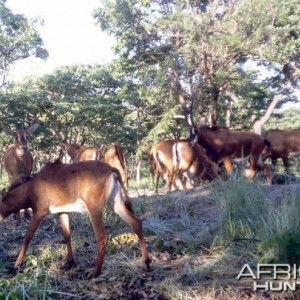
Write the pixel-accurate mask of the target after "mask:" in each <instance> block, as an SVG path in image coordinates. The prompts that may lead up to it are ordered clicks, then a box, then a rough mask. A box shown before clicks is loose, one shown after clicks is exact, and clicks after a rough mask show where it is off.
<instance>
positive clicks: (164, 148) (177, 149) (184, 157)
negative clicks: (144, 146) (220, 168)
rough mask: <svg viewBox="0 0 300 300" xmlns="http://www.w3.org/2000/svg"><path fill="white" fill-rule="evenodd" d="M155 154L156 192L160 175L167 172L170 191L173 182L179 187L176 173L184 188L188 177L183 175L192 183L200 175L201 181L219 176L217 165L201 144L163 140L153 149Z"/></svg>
mask: <svg viewBox="0 0 300 300" xmlns="http://www.w3.org/2000/svg"><path fill="white" fill-rule="evenodd" d="M153 156H154V160H155V163H156V187H155V192H156V193H157V192H158V181H159V177H160V176H161V175H162V174H163V173H167V177H168V183H167V185H168V190H169V191H171V186H172V184H173V185H174V187H176V188H177V186H176V184H175V175H176V173H177V174H178V178H179V180H180V182H181V184H182V187H183V189H186V178H184V176H183V175H185V176H186V177H187V178H189V179H190V180H191V182H192V183H194V181H195V180H197V178H198V177H199V179H200V181H201V182H203V181H204V180H205V179H209V180H212V179H214V178H216V177H218V174H217V166H216V165H215V164H214V163H213V162H212V161H211V160H210V159H209V158H208V157H207V155H206V153H205V151H204V150H203V149H202V148H201V147H200V146H199V145H196V146H195V147H193V148H191V147H190V146H189V143H188V141H187V140H163V141H161V142H159V143H158V144H157V146H156V147H155V149H154V150H153Z"/></svg>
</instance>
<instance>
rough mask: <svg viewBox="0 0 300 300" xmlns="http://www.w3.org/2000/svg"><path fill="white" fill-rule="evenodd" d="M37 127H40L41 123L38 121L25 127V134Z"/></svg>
mask: <svg viewBox="0 0 300 300" xmlns="http://www.w3.org/2000/svg"><path fill="white" fill-rule="evenodd" d="M39 127H41V124H39V123H36V124H33V125H31V126H29V127H28V128H27V129H25V132H26V134H31V133H33V132H34V131H36V130H37V129H38V128H39Z"/></svg>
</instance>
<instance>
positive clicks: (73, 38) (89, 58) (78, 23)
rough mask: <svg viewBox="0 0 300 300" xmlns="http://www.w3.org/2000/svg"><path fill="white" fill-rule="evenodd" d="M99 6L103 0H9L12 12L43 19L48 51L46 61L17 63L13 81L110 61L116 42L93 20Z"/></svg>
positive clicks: (42, 30) (43, 30) (39, 28)
mask: <svg viewBox="0 0 300 300" xmlns="http://www.w3.org/2000/svg"><path fill="white" fill-rule="evenodd" d="M100 4H101V2H100V0H7V2H6V5H7V7H8V8H9V9H11V10H12V11H13V13H18V14H23V15H24V16H25V17H27V18H28V19H32V18H36V17H40V18H42V19H43V20H44V26H39V27H38V31H39V32H40V34H41V37H42V39H43V41H44V47H45V48H46V49H47V50H48V52H49V57H48V59H47V60H46V61H44V60H42V59H37V58H28V59H25V60H22V61H19V62H17V63H16V65H15V67H14V68H13V70H12V72H11V74H10V79H12V80H15V81H18V80H20V79H22V78H23V77H24V76H27V75H44V74H49V73H52V72H53V71H54V70H55V69H56V68H58V67H60V66H65V65H74V64H102V63H107V62H109V61H111V59H112V58H113V51H112V46H113V44H114V40H113V38H112V37H109V36H108V35H107V34H106V33H104V32H102V31H101V29H100V27H99V26H98V25H96V24H95V19H94V18H93V17H92V12H93V10H94V9H95V8H98V7H99V6H100Z"/></svg>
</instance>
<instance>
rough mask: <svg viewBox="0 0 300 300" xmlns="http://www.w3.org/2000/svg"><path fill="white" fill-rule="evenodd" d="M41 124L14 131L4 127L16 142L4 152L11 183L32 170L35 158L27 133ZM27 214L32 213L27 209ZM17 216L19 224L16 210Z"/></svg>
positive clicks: (18, 219) (6, 169)
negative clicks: (29, 145) (30, 148)
mask: <svg viewBox="0 0 300 300" xmlns="http://www.w3.org/2000/svg"><path fill="white" fill-rule="evenodd" d="M40 126H41V125H40V124H38V123H37V124H33V125H31V126H30V127H28V128H27V129H24V130H18V131H13V130H11V129H10V128H3V131H4V132H5V133H7V134H8V135H10V136H12V137H14V138H15V143H14V144H11V145H9V146H8V147H7V149H6V151H5V154H4V168H5V171H6V173H7V175H8V180H9V183H10V184H13V183H15V182H16V181H17V180H18V179H19V178H21V177H23V176H29V175H30V174H31V172H32V167H33V158H32V154H31V153H30V151H29V150H28V145H27V139H26V137H27V135H29V134H31V133H33V132H34V131H35V130H37V129H38V128H39V127H40ZM25 216H26V217H27V218H28V217H30V214H29V212H28V210H25ZM15 217H16V219H17V224H19V223H20V212H16V214H15Z"/></svg>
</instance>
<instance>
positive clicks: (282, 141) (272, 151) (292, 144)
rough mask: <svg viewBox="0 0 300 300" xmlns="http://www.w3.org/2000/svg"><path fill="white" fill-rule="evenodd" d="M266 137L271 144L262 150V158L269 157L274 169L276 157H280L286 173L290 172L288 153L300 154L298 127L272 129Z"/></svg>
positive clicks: (299, 130) (299, 132) (299, 131)
mask: <svg viewBox="0 0 300 300" xmlns="http://www.w3.org/2000/svg"><path fill="white" fill-rule="evenodd" d="M266 139H267V140H268V141H269V142H270V143H271V146H270V147H269V148H267V149H265V150H264V151H263V160H266V159H267V158H269V157H270V158H271V161H272V165H273V168H274V170H275V167H276V162H277V159H278V158H281V159H282V161H283V164H284V168H285V171H286V173H290V169H289V155H298V154H300V129H273V130H270V131H269V132H268V134H267V135H266Z"/></svg>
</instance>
